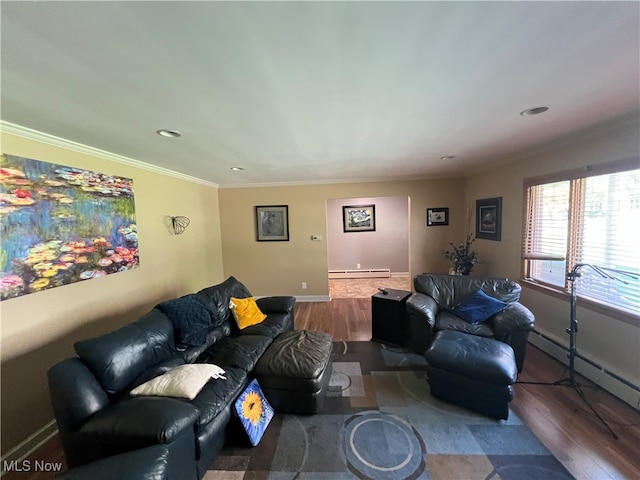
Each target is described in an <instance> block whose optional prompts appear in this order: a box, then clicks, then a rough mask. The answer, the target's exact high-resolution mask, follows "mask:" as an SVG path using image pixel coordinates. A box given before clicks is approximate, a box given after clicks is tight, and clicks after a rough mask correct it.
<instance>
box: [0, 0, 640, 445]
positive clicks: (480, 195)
mask: <svg viewBox="0 0 640 480" xmlns="http://www.w3.org/2000/svg"><path fill="white" fill-rule="evenodd" d="M4 8H5V7H4V5H3V9H4ZM4 35H5V33H4V32H3V37H4ZM3 43H5V42H4V41H3ZM4 48H5V47H4V46H3V56H4ZM636 51H637V48H636ZM3 63H4V60H3ZM630 70H633V67H631V68H630ZM634 72H635V73H633V72H632V74H631V75H635V76H636V79H637V69H635V70H634ZM4 73H5V72H4V66H3V74H4ZM3 82H4V80H3ZM14 88H15V87H14ZM612 89H613V90H615V87H613V88H612ZM636 95H637V92H636ZM4 96H5V88H4V85H3V101H4ZM534 97H535V101H538V98H539V96H534ZM530 98H531V97H530ZM532 100H534V99H533V98H532ZM528 106H530V105H522V108H525V107H528ZM627 106H628V112H626V113H624V114H623V115H619V116H618V117H616V118H611V119H609V120H607V121H603V122H601V123H600V124H598V125H595V126H589V127H585V128H580V129H577V130H576V131H574V132H572V133H571V134H570V135H566V136H564V137H562V138H555V139H552V140H549V141H547V142H544V143H543V144H538V145H535V146H532V147H530V148H526V149H525V151H518V152H507V153H505V154H504V155H502V156H500V157H499V158H495V159H493V160H492V161H490V162H488V164H486V165H485V166H483V167H482V168H475V169H473V170H469V171H468V172H462V173H459V174H457V175H453V176H451V175H447V176H433V177H431V178H430V177H429V175H425V177H424V178H422V177H421V178H418V177H416V178H415V179H411V178H403V179H398V180H394V179H388V180H384V179H383V178H378V179H373V180H371V179H369V178H367V181H361V180H359V179H358V178H359V177H355V178H352V179H351V181H348V182H346V181H344V180H340V181H335V182H333V183H332V182H331V181H327V180H323V181H317V182H314V181H300V182H294V181H288V182H283V183H281V184H278V183H277V182H267V183H264V184H260V182H258V181H250V182H247V184H246V185H234V184H232V183H231V182H229V184H227V185H225V184H223V183H220V184H218V183H216V182H214V181H211V180H205V179H203V178H199V177H198V176H196V175H192V174H184V173H181V172H180V169H179V167H180V165H179V162H176V164H175V165H174V166H171V165H165V166H162V165H154V164H152V162H147V161H142V160H140V158H138V157H136V156H135V155H134V154H131V153H126V154H123V153H121V152H120V151H118V150H113V151H109V150H106V149H104V148H102V146H101V144H99V143H98V142H96V143H92V142H90V141H88V140H87V141H84V142H83V141H78V140H77V137H76V138H71V137H69V138H65V137H63V136H61V135H59V134H56V133H55V132H56V129H55V128H52V129H51V130H46V129H38V128H34V127H33V126H31V124H29V123H28V122H27V121H26V118H27V117H26V116H25V117H19V116H18V117H5V113H4V111H3V123H2V129H1V130H2V137H1V144H2V153H5V154H11V155H16V156H20V157H25V158H30V159H37V160H41V161H46V162H51V163H55V164H60V165H69V166H73V167H77V168H81V169H86V170H90V171H97V172H106V173H109V174H113V175H118V176H123V177H126V178H130V179H133V184H134V190H135V201H136V202H135V203H136V219H137V226H138V236H139V243H140V266H139V268H136V269H133V270H131V271H127V272H122V273H118V274H115V275H108V276H106V277H105V278H101V279H94V280H90V281H86V282H78V283H74V284H73V285H69V286H64V287H61V288H53V289H47V290H43V291H41V292H37V293H33V294H30V295H25V296H22V297H19V298H13V299H10V300H8V301H3V302H2V305H1V308H2V455H3V457H4V456H5V455H6V454H7V453H9V452H10V451H11V450H14V449H15V448H16V447H18V448H27V450H28V448H29V447H31V446H33V442H34V441H35V442H36V444H37V441H38V440H41V439H42V438H46V437H47V435H48V434H50V433H51V432H52V431H53V430H54V429H55V424H54V422H53V413H52V409H51V405H50V401H49V395H48V391H47V387H46V371H47V369H48V368H49V367H50V366H51V365H53V364H54V363H56V362H57V361H59V360H61V359H62V358H65V357H68V356H71V355H73V343H74V342H75V341H77V340H81V339H85V338H89V337H92V336H96V335H99V334H102V333H105V332H108V331H111V330H113V329H115V328H117V327H120V326H122V325H124V324H127V323H130V322H131V321H133V320H135V319H136V318H137V317H139V316H140V315H141V314H143V313H144V312H146V311H148V310H149V309H150V308H151V307H153V306H154V305H156V304H158V303H159V302H161V301H163V300H166V299H168V298H173V297H177V296H179V295H183V294H186V293H189V292H194V291H197V290H199V289H201V288H203V287H206V286H209V285H212V284H215V283H219V282H221V281H222V280H224V279H225V278H226V277H227V276H229V275H233V276H235V277H236V278H238V279H240V280H241V281H242V282H243V283H245V284H246V285H247V286H248V287H249V289H250V290H251V292H252V293H253V294H254V295H256V296H268V295H294V296H296V297H300V298H304V299H305V300H307V301H313V300H318V301H324V300H327V299H328V297H329V290H328V279H327V272H328V270H329V265H328V258H327V248H328V247H327V238H326V232H327V224H328V222H329V221H330V219H329V218H328V217H327V202H328V201H330V200H332V199H343V198H349V199H356V198H371V197H396V196H403V197H408V198H409V199H410V202H409V237H410V250H409V257H410V263H409V270H410V274H412V275H413V274H417V273H421V272H440V273H446V272H447V271H448V269H449V264H448V262H447V260H446V259H445V258H444V257H443V255H442V251H443V250H445V249H446V248H447V245H448V243H449V242H459V241H462V240H463V239H464V238H465V235H466V234H467V232H468V231H469V224H470V225H471V226H473V225H475V202H476V200H478V199H484V198H494V197H501V198H502V238H501V241H489V240H481V239H480V240H477V241H476V242H475V243H474V248H475V249H476V250H477V252H478V256H479V258H480V260H481V263H480V264H479V265H478V270H477V272H478V274H483V275H489V276H499V277H508V278H511V279H521V278H522V267H523V262H522V259H521V252H522V243H523V239H522V231H523V223H524V187H523V184H524V181H525V180H526V179H528V178H531V177H540V176H543V175H547V174H554V173H557V172H563V171H569V170H574V169H585V168H587V167H589V166H598V165H604V164H608V163H610V162H614V161H619V160H621V159H638V158H639V157H640V147H639V145H640V135H639V132H640V123H639V121H638V99H637V97H636V99H635V101H634V103H633V104H631V105H627ZM552 111H553V108H552V109H551V111H550V112H549V113H551V112H552ZM510 113H512V114H513V119H512V120H510V121H513V122H522V121H528V120H533V121H535V122H537V124H536V125H537V126H538V128H541V129H543V130H545V129H546V128H547V127H544V125H543V126H540V124H541V122H544V115H542V116H540V117H534V118H523V117H520V116H518V112H510ZM575 113H576V116H580V115H581V112H579V111H576V112H575ZM381 114H383V112H382V113H381ZM21 118H25V121H23V122H21V121H20V119H21ZM56 121H60V119H59V118H57V119H55V121H52V122H53V124H55V122H56ZM163 121H165V122H166V121H168V119H163ZM63 123H69V124H71V126H73V115H71V116H70V118H68V119H65V120H64V122H63ZM153 128H160V127H159V126H157V125H154V126H153ZM185 137H188V136H187V135H185ZM163 140H164V139H163ZM182 140H184V138H183V139H182ZM163 145H165V144H163ZM168 148H175V147H168ZM443 155H444V153H443ZM141 156H142V155H141ZM388 162H389V163H391V164H393V162H394V160H393V159H388ZM212 163H213V162H212ZM215 168H220V169H221V168H226V166H224V167H223V166H219V167H215ZM321 168H322V167H318V168H317V170H320V169H321ZM276 169H277V168H276ZM267 170H269V169H267ZM225 174H226V173H225ZM252 174H253V173H252ZM287 175H290V172H288V173H287ZM389 176H390V175H387V177H389ZM362 177H366V175H362ZM383 177H384V176H383ZM259 205H287V206H288V223H289V241H286V242H258V241H256V227H255V222H256V220H255V207H256V206H259ZM434 207H446V208H448V209H449V225H447V226H442V227H437V228H434V227H427V225H426V222H425V213H426V211H427V209H429V208H434ZM168 215H183V216H187V217H188V218H189V219H190V224H189V226H188V227H187V229H186V231H185V232H184V234H183V235H171V234H170V233H169V232H168V230H167V227H166V225H165V217H166V216H168ZM472 233H473V231H472ZM312 236H321V237H322V238H323V239H322V240H320V241H315V240H312V239H311V237H312ZM371 267H375V266H371ZM303 282H304V283H305V284H306V288H304V289H303V288H302V284H303ZM523 287H524V288H523V293H522V303H523V304H525V305H526V306H527V307H528V308H529V309H531V310H532V311H533V312H534V313H535V316H536V331H537V332H539V333H541V334H544V336H545V337H546V339H545V338H544V337H538V338H531V339H530V341H531V342H532V343H534V342H535V343H537V344H538V345H539V346H540V347H541V348H543V349H546V350H548V352H549V353H551V354H553V355H555V356H557V357H558V358H560V359H563V356H564V354H565V352H564V351H559V350H558V348H557V347H556V346H555V344H554V343H552V342H549V341H548V340H547V339H551V340H553V341H555V342H557V343H559V344H560V345H566V344H567V338H566V337H567V336H566V332H565V329H566V327H567V322H568V319H567V316H568V309H569V303H568V298H567V296H566V295H565V296H564V297H558V296H555V295H552V294H550V293H548V292H546V291H545V290H543V289H540V288H536V287H535V286H534V285H530V284H527V283H523ZM579 316H580V320H581V330H580V351H581V353H582V354H583V355H584V356H585V357H586V358H588V359H590V360H591V361H592V362H593V363H594V364H596V365H598V366H600V367H602V368H603V369H604V370H606V371H607V372H612V373H614V374H615V375H614V376H611V375H607V374H606V373H604V372H603V371H602V370H597V369H594V368H592V366H591V365H589V364H588V363H587V362H581V363H580V364H579V365H578V368H579V369H582V372H583V373H584V374H585V375H587V376H590V378H592V380H594V381H597V383H599V384H600V385H601V386H603V388H605V389H607V390H609V391H611V392H613V393H614V394H615V395H616V396H618V397H620V398H622V399H623V400H624V401H625V402H626V403H629V404H631V405H632V406H634V407H636V408H637V407H638V402H639V401H640V398H639V396H638V393H637V391H635V390H634V389H633V388H630V387H629V386H628V385H638V383H639V382H640V362H638V361H637V359H638V344H639V343H640V328H639V327H640V324H639V323H638V319H637V316H636V317H633V316H628V317H627V316H622V317H621V316H619V315H618V314H617V313H615V312H613V311H612V310H609V311H603V310H602V309H593V308H587V307H585V306H584V305H581V306H579ZM603 332H606V335H603ZM534 337H535V336H534ZM634 359H635V360H636V361H634ZM616 377H618V378H619V379H622V380H624V382H620V381H618V380H616ZM24 442H27V445H28V446H27V447H25V443H24ZM30 442H31V443H30Z"/></svg>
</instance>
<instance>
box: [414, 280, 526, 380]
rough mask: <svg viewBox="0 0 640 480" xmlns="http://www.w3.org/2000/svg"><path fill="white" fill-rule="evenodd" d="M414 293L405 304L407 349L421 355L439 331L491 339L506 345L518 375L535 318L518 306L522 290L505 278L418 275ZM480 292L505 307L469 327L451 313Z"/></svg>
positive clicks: (522, 306)
mask: <svg viewBox="0 0 640 480" xmlns="http://www.w3.org/2000/svg"><path fill="white" fill-rule="evenodd" d="M413 286H414V289H415V293H414V294H413V295H412V296H411V297H409V299H408V300H407V304H406V308H407V317H408V321H409V347H410V348H411V349H412V350H414V351H415V352H416V353H419V354H424V353H425V351H426V350H427V348H429V346H430V345H431V342H432V341H433V337H434V336H435V334H436V333H437V332H438V331H440V330H456V331H460V332H464V333H468V334H471V335H478V336H482V337H488V338H495V339H496V340H499V341H501V342H504V343H506V344H508V345H510V346H511V347H512V348H513V351H514V353H515V357H516V364H517V367H518V372H521V371H522V368H523V365H524V359H525V354H526V348H527V337H528V335H529V332H531V331H532V330H533V327H534V323H535V317H534V316H533V314H532V313H531V311H530V310H529V309H527V308H526V307H525V306H524V305H522V304H520V303H519V300H520V292H521V290H522V288H521V287H520V285H519V284H517V283H516V282H513V281H511V280H508V279H506V278H488V277H472V276H466V275H439V274H427V273H423V274H419V275H416V276H415V277H414V278H413ZM478 290H482V291H483V292H484V293H486V294H487V295H489V296H491V297H494V298H497V299H498V300H501V301H503V302H505V303H507V307H506V308H505V309H504V310H502V311H501V312H499V313H498V314H496V315H494V316H493V317H491V318H490V319H489V320H487V321H485V322H483V323H480V324H475V325H472V324H469V323H467V322H465V321H464V320H462V319H461V318H459V317H457V316H455V315H454V314H453V313H451V310H452V309H453V308H454V307H455V306H456V305H458V304H459V303H460V302H461V301H462V300H463V299H464V298H466V297H467V296H469V295H471V294H472V293H474V292H476V291H478Z"/></svg>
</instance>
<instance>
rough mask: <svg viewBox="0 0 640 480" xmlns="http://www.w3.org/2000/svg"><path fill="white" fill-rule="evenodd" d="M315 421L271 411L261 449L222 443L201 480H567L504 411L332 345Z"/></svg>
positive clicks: (402, 364)
mask: <svg viewBox="0 0 640 480" xmlns="http://www.w3.org/2000/svg"><path fill="white" fill-rule="evenodd" d="M332 363H333V365H332V367H333V373H332V376H331V381H330V383H329V391H328V393H327V397H326V399H325V403H324V405H323V408H322V410H321V411H320V413H318V414H317V415H311V416H306V415H292V414H283V413H277V414H276V415H275V416H274V417H273V419H272V420H271V424H270V425H269V427H268V429H267V431H266V432H265V434H264V436H263V437H262V440H261V442H260V444H259V445H258V446H256V447H251V446H249V445H248V444H247V443H245V442H242V441H239V440H238V439H235V440H234V439H231V441H229V442H228V444H227V445H226V446H225V447H224V448H223V450H222V452H221V453H220V455H219V456H218V457H217V458H216V460H215V461H214V463H213V464H212V466H211V467H210V469H209V471H208V472H207V474H206V475H205V477H204V479H205V480H221V479H224V480H236V479H238V480H240V479H245V480H246V479H255V480H258V479H273V480H285V479H301V480H302V479H308V480H343V479H344V480H346V479H373V480H382V479H389V480H401V479H407V480H414V479H415V480H418V479H420V480H427V479H433V480H440V479H442V480H450V479H451V480H453V479H459V480H464V479H470V480H471V479H486V480H498V479H502V480H509V479H518V480H520V479H524V478H526V479H545V480H556V479H558V480H559V479H571V478H573V477H572V476H571V475H570V474H569V473H568V471H567V470H566V469H565V468H564V467H563V466H562V464H561V463H560V462H558V460H556V459H555V458H554V457H553V455H552V454H551V453H550V452H549V450H547V448H546V447H545V446H544V445H542V443H540V441H539V440H538V439H537V438H536V437H535V436H534V435H533V434H532V433H531V432H530V430H529V429H528V428H527V427H526V426H525V425H523V423H522V422H521V421H520V419H519V418H518V417H517V416H516V415H515V414H514V413H513V412H510V413H509V419H508V420H495V419H492V418H488V417H485V416H482V415H480V414H477V413H474V412H472V411H470V410H466V409H463V408H460V407H457V406H454V405H451V404H448V403H444V402H442V401H440V400H437V399H435V398H433V397H432V396H431V395H430V394H429V384H428V381H427V377H426V362H425V360H424V357H422V356H421V355H416V354H412V353H408V352H406V351H404V350H402V349H397V348H393V347H388V346H385V345H380V344H378V343H376V342H335V343H334V345H333V356H332Z"/></svg>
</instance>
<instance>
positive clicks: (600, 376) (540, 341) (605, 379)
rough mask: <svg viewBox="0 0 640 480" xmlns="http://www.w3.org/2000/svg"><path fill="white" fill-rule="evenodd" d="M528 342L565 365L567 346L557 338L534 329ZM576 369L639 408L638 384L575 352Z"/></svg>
mask: <svg viewBox="0 0 640 480" xmlns="http://www.w3.org/2000/svg"><path fill="white" fill-rule="evenodd" d="M531 333H532V334H533V335H529V342H530V343H531V344H533V345H534V346H536V347H538V348H540V349H541V350H542V351H543V352H546V353H547V354H549V355H551V356H552V357H554V358H555V359H556V360H558V361H559V362H560V363H562V364H564V365H565V367H567V360H566V356H567V352H568V348H567V347H566V346H565V345H563V344H562V343H561V342H559V341H558V340H557V339H555V338H552V337H550V336H549V335H545V334H544V333H542V332H539V331H537V330H534V331H533V332H531ZM576 371H577V373H579V374H581V375H583V376H584V377H586V378H587V379H589V380H590V381H592V382H593V383H595V384H596V385H599V386H600V387H602V388H603V389H605V390H606V391H608V392H609V393H611V394H612V395H614V396H616V397H618V398H619V399H620V400H622V401H624V402H626V403H627V404H629V405H631V406H632V407H633V408H635V409H636V410H640V386H639V385H636V384H634V383H633V382H630V381H629V380H627V379H625V378H622V377H621V376H620V375H617V374H616V373H615V372H612V371H611V370H609V369H608V368H606V367H604V366H603V365H600V364H599V363H597V362H594V361H593V360H592V359H589V358H587V357H585V356H583V355H580V353H579V352H576Z"/></svg>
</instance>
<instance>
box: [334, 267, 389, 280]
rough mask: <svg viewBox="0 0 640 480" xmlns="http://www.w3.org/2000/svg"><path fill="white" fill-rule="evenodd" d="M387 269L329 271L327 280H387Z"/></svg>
mask: <svg viewBox="0 0 640 480" xmlns="http://www.w3.org/2000/svg"><path fill="white" fill-rule="evenodd" d="M389 277H391V270H390V269H388V268H369V269H367V268H359V269H357V270H329V278H389Z"/></svg>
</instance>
